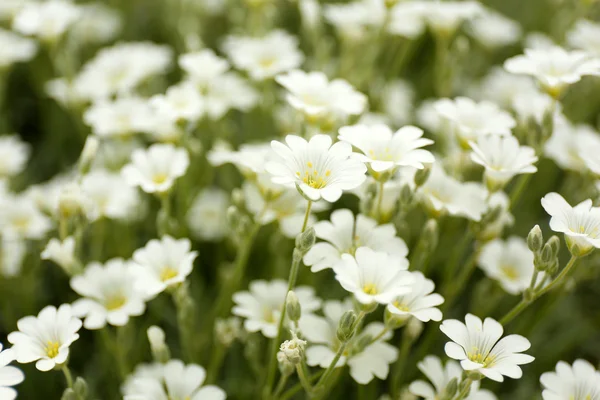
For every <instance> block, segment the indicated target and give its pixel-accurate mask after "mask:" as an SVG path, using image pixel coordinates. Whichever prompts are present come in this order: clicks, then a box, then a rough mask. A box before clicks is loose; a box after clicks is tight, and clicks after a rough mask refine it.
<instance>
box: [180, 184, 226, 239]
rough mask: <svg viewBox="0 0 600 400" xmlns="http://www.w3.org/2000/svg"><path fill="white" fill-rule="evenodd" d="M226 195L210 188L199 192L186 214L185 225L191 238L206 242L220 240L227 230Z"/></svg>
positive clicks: (219, 190) (222, 191)
mask: <svg viewBox="0 0 600 400" xmlns="http://www.w3.org/2000/svg"><path fill="white" fill-rule="evenodd" d="M228 207H229V197H228V193H227V192H225V191H224V190H222V189H219V188H216V187H212V188H206V189H203V190H201V191H200V193H198V195H197V196H196V197H195V198H194V200H193V201H192V205H191V206H190V209H189V210H188V212H187V217H186V220H187V224H188V227H189V228H190V232H191V233H192V235H193V237H195V238H198V239H201V240H207V241H217V240H221V239H222V238H223V237H224V236H225V235H226V234H227V230H228V225H227V208H228Z"/></svg>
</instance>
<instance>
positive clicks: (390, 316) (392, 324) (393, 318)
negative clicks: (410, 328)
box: [383, 307, 410, 330]
mask: <svg viewBox="0 0 600 400" xmlns="http://www.w3.org/2000/svg"><path fill="white" fill-rule="evenodd" d="M409 319H410V315H403V316H400V315H396V314H394V313H392V312H390V310H389V309H388V308H387V307H386V309H385V311H384V313H383V322H384V324H385V327H386V328H388V329H391V330H394V329H398V328H401V327H403V326H404V324H406V322H408V320H409Z"/></svg>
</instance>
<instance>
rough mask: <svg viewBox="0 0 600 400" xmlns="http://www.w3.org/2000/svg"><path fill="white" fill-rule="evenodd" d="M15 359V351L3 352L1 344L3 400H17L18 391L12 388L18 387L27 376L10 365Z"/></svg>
mask: <svg viewBox="0 0 600 400" xmlns="http://www.w3.org/2000/svg"><path fill="white" fill-rule="evenodd" d="M14 359H15V355H14V351H13V350H11V349H5V350H4V351H3V350H2V343H0V398H1V399H3V400H14V399H16V398H17V391H16V390H15V389H14V388H12V386H15V385H18V384H19V383H21V382H23V380H24V379H25V375H24V374H23V372H22V371H21V370H20V369H18V368H16V367H13V366H10V365H8V364H10V363H11V362H12V361H14Z"/></svg>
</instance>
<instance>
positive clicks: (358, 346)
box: [354, 334, 373, 353]
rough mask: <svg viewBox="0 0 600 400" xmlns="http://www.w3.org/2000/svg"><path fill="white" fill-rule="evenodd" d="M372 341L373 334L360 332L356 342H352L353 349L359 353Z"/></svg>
mask: <svg viewBox="0 0 600 400" xmlns="http://www.w3.org/2000/svg"><path fill="white" fill-rule="evenodd" d="M372 342H373V336H371V335H369V334H362V335H361V336H360V337H359V338H358V340H357V341H356V343H354V350H355V351H356V352H357V353H361V352H362V351H363V350H364V349H366V348H367V346H368V345H370V344H371V343H372Z"/></svg>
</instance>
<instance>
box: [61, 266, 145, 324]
mask: <svg viewBox="0 0 600 400" xmlns="http://www.w3.org/2000/svg"><path fill="white" fill-rule="evenodd" d="M134 268H135V267H134V265H133V263H131V262H129V261H124V260H123V259H120V258H113V259H111V260H108V261H107V262H106V263H104V264H100V263H99V262H92V263H90V264H89V265H88V266H87V267H86V268H85V270H84V271H83V273H82V274H81V275H77V276H75V277H73V278H71V288H72V289H73V290H74V291H75V292H77V294H79V295H80V296H83V298H81V299H78V300H76V301H75V302H74V303H73V314H74V315H77V316H78V317H80V318H85V320H84V322H83V326H84V327H85V328H86V329H101V328H104V327H105V326H106V324H107V323H108V324H110V325H114V326H124V325H126V324H127V322H129V318H130V317H132V316H139V315H142V314H143V313H144V310H145V309H146V305H145V300H146V295H145V293H143V292H141V291H140V290H138V288H137V285H136V278H137V275H136V274H135V271H134Z"/></svg>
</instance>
